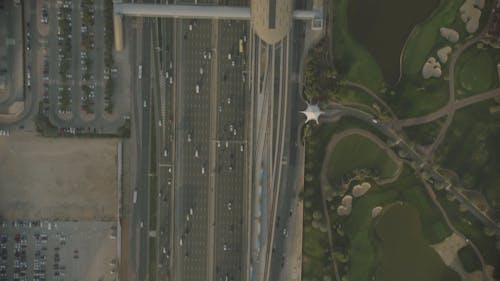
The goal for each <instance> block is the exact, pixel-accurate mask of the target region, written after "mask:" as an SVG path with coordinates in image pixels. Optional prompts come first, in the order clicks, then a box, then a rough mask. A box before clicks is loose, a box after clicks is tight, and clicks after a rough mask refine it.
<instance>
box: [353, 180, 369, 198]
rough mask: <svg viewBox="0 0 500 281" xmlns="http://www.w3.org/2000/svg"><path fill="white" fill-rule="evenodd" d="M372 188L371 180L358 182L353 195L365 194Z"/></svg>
mask: <svg viewBox="0 0 500 281" xmlns="http://www.w3.org/2000/svg"><path fill="white" fill-rule="evenodd" d="M370 188H372V185H371V184H370V183H369V182H363V183H362V184H357V185H355V186H354V187H353V188H352V196H354V197H361V196H363V195H365V193H367V192H368V190H370Z"/></svg>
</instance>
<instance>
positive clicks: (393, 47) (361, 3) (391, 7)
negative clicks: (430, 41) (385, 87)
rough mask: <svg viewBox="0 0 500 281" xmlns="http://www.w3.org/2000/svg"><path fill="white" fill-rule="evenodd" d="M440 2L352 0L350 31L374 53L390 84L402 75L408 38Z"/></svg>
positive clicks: (432, 0) (349, 18)
mask: <svg viewBox="0 0 500 281" xmlns="http://www.w3.org/2000/svg"><path fill="white" fill-rule="evenodd" d="M438 5H439V0H349V5H348V9H347V10H348V11H347V12H348V17H347V20H348V29H349V32H350V33H351V35H352V36H353V37H354V38H355V39H356V40H357V41H358V42H359V43H360V44H362V45H363V46H364V47H365V48H366V49H368V51H369V52H370V53H371V54H372V56H373V57H374V58H375V60H376V61H377V62H378V64H379V65H380V67H381V68H382V73H383V75H384V79H385V81H386V82H387V83H388V84H389V85H393V84H394V83H396V82H397V80H398V78H399V57H400V54H401V50H402V48H403V46H404V43H405V41H406V38H407V37H408V35H410V32H411V30H412V29H413V27H414V26H415V25H416V24H418V23H420V22H422V21H423V20H424V19H426V18H427V17H428V16H429V15H430V14H431V13H432V11H433V10H434V9H436V8H437V6H438ZM436 32H438V31H437V30H436Z"/></svg>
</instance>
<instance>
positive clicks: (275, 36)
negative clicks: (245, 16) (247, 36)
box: [250, 0, 293, 44]
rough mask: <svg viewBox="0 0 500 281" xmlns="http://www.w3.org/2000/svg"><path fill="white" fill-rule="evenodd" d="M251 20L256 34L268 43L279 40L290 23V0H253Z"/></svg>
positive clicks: (291, 3)
mask: <svg viewBox="0 0 500 281" xmlns="http://www.w3.org/2000/svg"><path fill="white" fill-rule="evenodd" d="M250 10H251V16H252V17H251V22H252V26H253V28H254V30H255V32H256V33H257V35H258V36H259V37H260V38H261V39H262V40H264V42H266V43H268V44H275V43H277V42H279V41H281V40H282V39H283V38H284V37H285V36H286V34H287V33H288V31H290V27H291V24H292V16H293V1H292V0H254V1H252V2H251V7H250Z"/></svg>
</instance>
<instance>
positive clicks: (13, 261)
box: [0, 220, 117, 281]
mask: <svg viewBox="0 0 500 281" xmlns="http://www.w3.org/2000/svg"><path fill="white" fill-rule="evenodd" d="M115 235H116V228H115V225H114V223H112V222H51V221H22V220H14V221H0V280H2V281H7V280H9V281H10V280H56V281H58V280H61V281H62V280H103V281H104V280H114V278H115V276H114V275H115V271H116V265H117V260H116V239H115V238H114V237H115Z"/></svg>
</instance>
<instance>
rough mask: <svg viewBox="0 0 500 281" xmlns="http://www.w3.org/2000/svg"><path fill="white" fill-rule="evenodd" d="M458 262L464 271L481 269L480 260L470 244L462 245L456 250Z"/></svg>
mask: <svg viewBox="0 0 500 281" xmlns="http://www.w3.org/2000/svg"><path fill="white" fill-rule="evenodd" d="M458 257H459V258H460V262H461V263H462V265H463V266H464V269H465V271H467V272H472V271H476V270H481V262H480V261H479V259H478V258H477V256H476V253H475V252H474V250H473V249H472V247H471V246H466V247H463V248H462V249H460V250H459V251H458Z"/></svg>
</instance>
